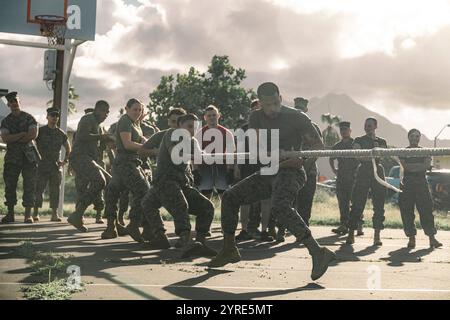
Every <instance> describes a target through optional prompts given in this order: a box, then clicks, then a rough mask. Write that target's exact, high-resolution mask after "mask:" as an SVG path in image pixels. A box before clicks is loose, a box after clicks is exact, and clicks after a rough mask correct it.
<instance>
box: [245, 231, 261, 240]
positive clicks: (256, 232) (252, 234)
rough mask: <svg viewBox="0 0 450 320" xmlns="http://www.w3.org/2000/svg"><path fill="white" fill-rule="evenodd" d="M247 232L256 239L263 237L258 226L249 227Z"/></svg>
mask: <svg viewBox="0 0 450 320" xmlns="http://www.w3.org/2000/svg"><path fill="white" fill-rule="evenodd" d="M247 232H248V234H249V235H250V236H251V237H252V238H253V239H255V240H259V239H261V231H259V229H258V228H247Z"/></svg>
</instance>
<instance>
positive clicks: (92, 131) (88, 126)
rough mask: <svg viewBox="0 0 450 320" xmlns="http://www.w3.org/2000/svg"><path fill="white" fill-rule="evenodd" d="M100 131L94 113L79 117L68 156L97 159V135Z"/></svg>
mask: <svg viewBox="0 0 450 320" xmlns="http://www.w3.org/2000/svg"><path fill="white" fill-rule="evenodd" d="M101 133H102V130H101V128H100V123H99V122H98V120H97V118H96V117H95V114H94V113H88V114H87V115H84V116H83V117H81V119H80V122H79V123H78V128H77V132H76V135H75V138H74V141H73V148H72V153H71V155H70V157H71V158H72V159H73V158H76V157H78V156H89V157H91V158H92V159H94V160H98V159H99V147H100V142H99V138H98V137H92V136H91V135H99V134H101Z"/></svg>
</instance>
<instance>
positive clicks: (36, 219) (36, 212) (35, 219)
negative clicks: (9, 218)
mask: <svg viewBox="0 0 450 320" xmlns="http://www.w3.org/2000/svg"><path fill="white" fill-rule="evenodd" d="M39 220H40V219H39V208H38V207H35V208H34V211H33V222H39Z"/></svg>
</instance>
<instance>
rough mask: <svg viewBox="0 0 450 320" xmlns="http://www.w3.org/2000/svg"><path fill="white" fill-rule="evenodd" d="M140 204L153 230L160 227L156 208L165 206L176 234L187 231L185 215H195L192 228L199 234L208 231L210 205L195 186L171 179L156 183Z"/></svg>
mask: <svg viewBox="0 0 450 320" xmlns="http://www.w3.org/2000/svg"><path fill="white" fill-rule="evenodd" d="M142 206H143V208H144V214H145V217H146V218H147V221H148V222H149V224H150V225H151V226H152V228H155V229H158V228H159V229H161V226H160V220H161V217H160V215H159V208H161V207H164V208H166V210H167V211H168V212H169V213H170V214H171V215H172V217H173V220H174V224H175V233H176V234H177V235H180V234H181V233H182V232H184V231H190V230H191V223H190V219H189V215H195V216H196V220H195V230H196V231H197V233H201V234H206V233H207V232H209V230H210V228H211V223H212V221H213V219H214V206H213V204H212V202H211V201H209V199H208V198H206V197H205V196H204V195H202V194H201V193H200V191H198V190H197V189H195V188H193V187H191V186H186V185H185V186H182V185H180V184H179V183H177V182H175V181H169V180H165V181H161V182H158V183H157V184H156V185H155V186H153V187H152V188H151V189H150V191H149V192H148V193H147V194H146V196H145V197H144V199H143V201H142ZM158 225H159V227H158Z"/></svg>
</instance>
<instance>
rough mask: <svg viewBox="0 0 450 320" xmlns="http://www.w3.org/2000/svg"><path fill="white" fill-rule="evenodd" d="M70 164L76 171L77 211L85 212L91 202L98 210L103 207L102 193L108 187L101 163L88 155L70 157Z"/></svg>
mask: <svg viewBox="0 0 450 320" xmlns="http://www.w3.org/2000/svg"><path fill="white" fill-rule="evenodd" d="M70 164H71V166H72V169H73V171H74V172H75V188H76V191H77V204H76V210H77V212H79V213H84V211H86V209H87V207H88V206H90V205H91V204H94V205H95V207H96V209H98V210H101V209H103V194H102V193H103V190H104V189H105V187H106V178H105V176H104V174H103V172H102V171H101V170H100V169H99V164H98V163H97V162H96V161H95V160H93V159H92V158H90V157H88V156H80V157H76V158H73V159H70Z"/></svg>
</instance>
